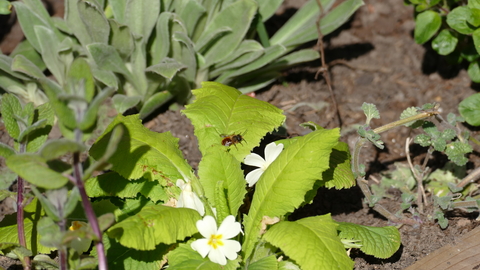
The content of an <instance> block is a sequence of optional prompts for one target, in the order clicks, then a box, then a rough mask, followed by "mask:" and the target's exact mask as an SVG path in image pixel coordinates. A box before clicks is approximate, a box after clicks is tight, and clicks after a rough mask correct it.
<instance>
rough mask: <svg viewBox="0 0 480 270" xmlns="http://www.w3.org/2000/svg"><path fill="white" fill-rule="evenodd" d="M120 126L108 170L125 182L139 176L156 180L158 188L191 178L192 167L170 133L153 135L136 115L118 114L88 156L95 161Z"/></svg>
mask: <svg viewBox="0 0 480 270" xmlns="http://www.w3.org/2000/svg"><path fill="white" fill-rule="evenodd" d="M118 124H121V125H124V126H125V128H126V131H125V133H124V135H123V137H122V139H121V141H120V143H119V144H118V148H117V150H116V152H115V154H114V155H113V156H112V157H111V158H110V159H109V160H108V161H109V162H110V163H111V164H112V168H111V169H112V170H113V171H116V172H117V173H119V174H120V175H121V176H123V177H125V178H126V179H130V180H135V179H139V178H141V177H142V176H143V177H145V178H146V179H149V180H158V181H159V182H160V183H161V184H162V185H167V184H169V185H174V184H175V182H176V181H177V179H184V180H188V179H192V178H193V177H194V176H193V173H192V168H191V167H190V165H188V163H187V162H186V161H185V159H184V158H183V155H182V152H181V151H180V150H179V148H178V140H179V139H178V138H175V137H173V136H172V135H171V133H170V132H166V133H157V132H153V131H150V130H148V129H147V128H146V127H144V126H143V125H142V123H141V120H140V119H138V115H131V116H127V117H125V116H122V115H118V116H117V118H115V120H113V121H112V123H110V125H109V126H108V127H107V129H106V130H105V132H104V133H103V134H102V135H101V136H100V137H99V138H98V140H97V141H96V142H95V144H94V145H93V146H92V148H91V149H90V155H91V156H92V157H93V158H95V159H98V158H100V157H101V156H102V155H103V153H104V152H105V149H106V147H107V143H108V140H109V137H110V134H111V131H112V129H113V128H114V127H115V126H116V125H118Z"/></svg>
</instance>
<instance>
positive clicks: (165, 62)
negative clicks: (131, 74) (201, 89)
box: [145, 57, 187, 81]
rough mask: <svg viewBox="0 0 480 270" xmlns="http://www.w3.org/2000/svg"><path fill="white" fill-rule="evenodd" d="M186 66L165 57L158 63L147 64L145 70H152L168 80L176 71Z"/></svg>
mask: <svg viewBox="0 0 480 270" xmlns="http://www.w3.org/2000/svg"><path fill="white" fill-rule="evenodd" d="M186 68H187V66H185V65H183V64H182V63H179V62H177V60H175V59H172V58H168V57H166V58H164V59H162V61H160V63H158V64H156V65H153V66H149V67H148V68H146V69H145V71H150V72H154V73H156V74H158V75H160V76H162V77H164V78H165V79H167V80H169V81H170V80H172V78H173V77H174V76H175V75H176V74H177V73H178V72H180V71H181V70H184V69H186Z"/></svg>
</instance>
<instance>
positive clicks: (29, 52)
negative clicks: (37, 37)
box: [5, 39, 47, 80]
mask: <svg viewBox="0 0 480 270" xmlns="http://www.w3.org/2000/svg"><path fill="white" fill-rule="evenodd" d="M18 54H21V55H23V56H25V57H26V58H27V59H28V60H30V61H31V62H32V63H34V64H35V65H36V66H37V67H38V68H39V69H40V70H44V69H45V68H46V67H47V66H45V63H44V62H43V60H42V56H41V55H40V54H39V53H38V52H37V51H36V50H35V48H34V47H33V46H32V44H31V43H30V41H28V39H25V40H23V41H22V42H20V43H19V44H18V45H17V46H16V47H15V49H14V50H13V52H12V53H11V54H10V58H14V57H15V56H16V55H18ZM5 57H7V56H6V55H5ZM10 63H11V62H10ZM17 74H18V73H17ZM18 75H21V74H18ZM25 80H28V77H25Z"/></svg>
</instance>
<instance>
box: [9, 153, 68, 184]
mask: <svg viewBox="0 0 480 270" xmlns="http://www.w3.org/2000/svg"><path fill="white" fill-rule="evenodd" d="M6 163H7V166H8V167H9V168H10V169H11V170H12V171H14V172H15V173H17V174H18V175H20V176H21V177H22V178H24V179H25V180H27V181H28V182H30V183H31V184H34V185H36V186H39V187H42V188H46V189H56V188H60V187H62V186H64V185H65V184H66V183H67V182H68V178H67V177H65V176H63V175H62V174H61V173H59V172H56V171H54V170H52V169H50V168H49V167H48V165H47V163H46V160H45V159H44V158H42V157H41V156H39V155H35V154H30V153H24V154H18V155H14V156H10V157H9V158H8V159H7V160H6ZM46 179H48V181H46Z"/></svg>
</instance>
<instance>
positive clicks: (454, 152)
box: [445, 141, 473, 166]
mask: <svg viewBox="0 0 480 270" xmlns="http://www.w3.org/2000/svg"><path fill="white" fill-rule="evenodd" d="M472 151H473V149H472V147H471V146H470V145H469V144H468V143H462V142H460V141H456V142H452V143H450V144H448V145H447V148H446V149H445V154H447V156H448V159H450V160H451V161H453V162H454V163H455V164H457V165H459V166H462V165H465V164H466V163H467V161H468V159H467V158H466V157H465V155H466V154H467V153H470V152H472Z"/></svg>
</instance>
